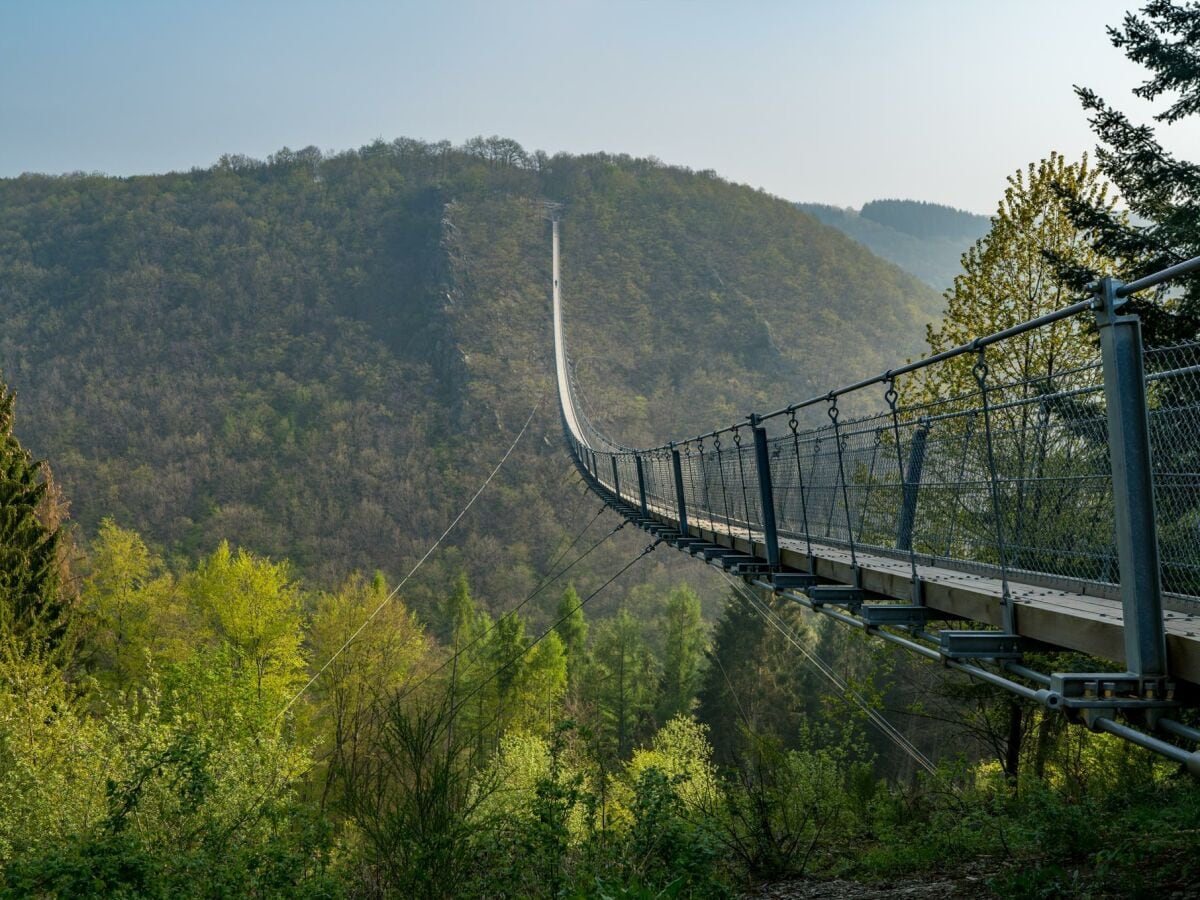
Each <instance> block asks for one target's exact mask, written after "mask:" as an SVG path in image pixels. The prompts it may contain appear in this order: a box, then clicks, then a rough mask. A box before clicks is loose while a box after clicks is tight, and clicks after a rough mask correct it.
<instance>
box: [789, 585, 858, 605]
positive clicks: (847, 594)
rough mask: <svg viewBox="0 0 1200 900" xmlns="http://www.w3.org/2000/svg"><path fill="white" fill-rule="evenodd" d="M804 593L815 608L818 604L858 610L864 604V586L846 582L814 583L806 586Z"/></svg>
mask: <svg viewBox="0 0 1200 900" xmlns="http://www.w3.org/2000/svg"><path fill="white" fill-rule="evenodd" d="M804 593H806V594H807V595H808V599H809V600H810V601H812V605H813V608H814V609H815V608H816V607H818V606H845V607H846V608H847V609H850V610H854V611H857V610H858V608H859V607H860V606H862V601H863V592H862V588H857V587H851V586H849V585H844V584H814V585H811V586H810V587H808V588H806V589H805V591H804Z"/></svg>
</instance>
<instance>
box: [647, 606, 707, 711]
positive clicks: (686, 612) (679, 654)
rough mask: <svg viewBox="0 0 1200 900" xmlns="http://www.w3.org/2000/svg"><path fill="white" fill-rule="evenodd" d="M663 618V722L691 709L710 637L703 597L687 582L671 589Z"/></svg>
mask: <svg viewBox="0 0 1200 900" xmlns="http://www.w3.org/2000/svg"><path fill="white" fill-rule="evenodd" d="M663 618H664V620H665V621H664V628H663V630H664V632H665V633H666V640H665V647H664V654H663V676H662V694H661V696H660V698H659V704H658V710H659V711H658V718H659V721H660V722H665V721H667V720H668V719H670V718H671V717H673V716H675V715H679V714H683V715H686V714H687V713H689V712H690V711H691V708H692V705H693V703H694V702H695V697H696V690H697V688H698V687H699V686H700V676H701V663H702V661H703V659H704V645H705V641H706V637H707V634H706V629H705V627H704V620H703V618H702V617H701V615H700V598H699V597H698V596H696V593H695V591H693V590H692V589H691V588H689V587H688V586H687V585H686V584H681V585H680V586H679V587H677V588H675V590H673V591H671V593H670V595H669V596H668V597H667V609H666V614H665V615H664V617H663Z"/></svg>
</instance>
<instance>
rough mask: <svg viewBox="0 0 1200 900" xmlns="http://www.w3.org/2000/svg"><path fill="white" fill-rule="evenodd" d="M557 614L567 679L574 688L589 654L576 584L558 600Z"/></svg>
mask: <svg viewBox="0 0 1200 900" xmlns="http://www.w3.org/2000/svg"><path fill="white" fill-rule="evenodd" d="M555 616H556V617H557V618H558V619H559V620H560V621H559V622H558V624H557V625H555V626H554V629H555V631H557V632H558V636H559V637H560V638H561V639H562V644H563V651H564V652H565V653H566V657H567V680H568V683H569V685H570V686H571V687H572V688H574V687H575V686H576V682H577V681H578V679H579V673H580V672H581V671H582V670H583V667H584V665H585V663H586V654H587V633H588V626H587V620H586V619H584V617H583V606H582V605H581V604H580V602H579V594H578V593H576V591H575V585H574V584H568V585H567V589H566V590H565V591H563V592H562V597H561V598H559V601H558V609H557V610H555Z"/></svg>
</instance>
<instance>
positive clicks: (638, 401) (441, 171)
mask: <svg viewBox="0 0 1200 900" xmlns="http://www.w3.org/2000/svg"><path fill="white" fill-rule="evenodd" d="M543 200H553V201H556V202H559V203H562V204H563V209H562V217H563V223H564V224H563V232H564V242H565V251H564V274H563V277H564V285H565V296H566V302H567V309H568V317H569V321H568V339H569V341H570V342H571V344H572V349H573V353H574V355H575V357H576V358H577V359H579V360H581V378H582V382H583V385H584V390H585V391H586V393H587V395H588V397H589V399H590V400H591V402H592V403H593V404H594V406H595V407H596V408H597V409H598V410H599V411H600V413H599V418H600V419H601V421H602V422H603V423H604V424H605V425H606V426H607V427H609V428H611V429H612V430H613V431H614V432H615V433H616V434H617V435H619V436H620V437H622V438H624V439H626V440H629V441H634V442H642V441H648V440H652V439H658V438H662V437H666V436H668V435H670V434H680V433H683V432H688V431H692V430H695V429H699V428H704V427H707V426H709V425H711V424H713V423H716V422H719V421H723V420H726V419H729V418H730V417H731V416H734V415H744V414H745V413H746V412H748V411H749V409H750V408H752V407H757V408H763V407H766V406H773V405H777V404H781V403H783V402H786V401H787V400H788V399H789V398H792V397H795V396H797V395H799V394H800V393H804V392H811V391H812V390H814V389H816V388H817V386H818V385H820V386H825V385H828V384H829V382H830V380H831V379H832V380H841V379H844V378H850V377H853V376H856V375H860V374H862V373H864V372H867V371H871V370H876V369H879V368H883V367H886V366H887V365H890V364H891V363H893V362H895V361H896V360H899V359H903V358H904V357H906V356H908V355H911V354H912V353H914V352H915V351H916V350H918V349H919V347H920V344H921V334H922V326H923V323H924V322H925V321H927V320H928V319H930V318H932V317H933V316H934V315H936V313H937V311H938V309H939V306H940V303H939V300H938V298H937V297H936V296H935V295H934V294H933V292H932V291H930V290H928V289H927V288H925V287H924V286H923V285H921V284H919V283H917V282H916V281H915V280H913V279H911V278H909V277H908V276H906V275H904V274H902V273H901V272H899V271H898V270H897V269H895V268H893V267H892V266H890V265H887V264H885V263H883V262H881V261H880V260H879V259H877V258H876V257H874V256H872V255H871V254H869V253H867V252H865V251H863V250H862V249H861V248H860V247H859V246H858V245H856V244H855V243H853V242H852V241H850V240H848V239H846V238H845V237H843V236H842V235H841V234H838V233H837V232H835V231H833V230H831V229H827V228H825V227H823V226H820V225H818V224H817V223H815V222H814V221H813V220H812V219H811V218H809V217H807V216H805V215H803V214H801V213H800V212H798V211H797V210H796V209H795V208H794V207H793V206H792V205H791V204H788V203H785V202H783V201H780V200H776V199H773V198H770V197H768V196H766V195H763V194H760V193H757V192H754V191H751V190H749V189H746V188H741V187H736V186H733V185H730V184H727V183H725V182H723V181H721V180H719V179H716V178H712V177H708V176H704V175H699V174H693V173H690V172H686V171H681V170H675V169H670V168H666V167H663V166H661V165H657V164H651V163H648V162H644V161H636V160H630V159H628V158H613V157H602V156H589V157H568V156H558V157H554V158H553V159H547V158H539V159H536V160H531V159H528V158H526V157H524V155H523V154H521V153H520V152H519V148H518V149H517V151H515V152H514V151H513V150H512V146H511V145H510V144H509V143H508V142H498V143H484V144H477V145H476V146H474V147H472V148H471V150H470V152H467V151H463V150H457V151H456V150H451V149H450V148H449V147H448V145H444V144H439V145H423V144H419V143H417V142H411V141H398V142H396V143H394V144H383V143H379V144H376V145H373V146H371V147H366V148H363V149H362V150H361V151H356V152H351V153H345V154H340V155H338V156H336V157H332V158H322V157H321V156H320V154H317V153H316V152H315V151H305V152H302V153H299V154H295V153H281V154H279V155H278V156H277V157H275V158H274V159H273V161H272V163H271V164H269V165H266V164H257V163H253V162H252V161H249V160H244V159H227V160H224V161H223V162H222V164H221V165H218V166H216V167H213V168H212V169H208V170H203V171H193V172H189V173H180V174H170V175H162V176H153V177H145V178H133V179H109V178H100V177H91V176H88V177H65V178H46V177H23V178H20V179H13V180H7V181H0V309H3V312H4V316H5V321H6V325H7V327H6V328H5V330H4V333H3V335H2V336H0V371H2V372H3V374H4V376H5V377H6V378H7V379H8V380H9V382H10V383H11V384H12V385H13V386H14V387H15V388H16V390H17V391H18V395H19V419H18V432H19V433H20V434H21V436H22V439H23V440H25V441H26V442H27V443H28V444H29V445H30V446H31V447H33V448H34V450H35V452H38V453H41V454H44V455H46V456H47V457H49V458H50V459H51V460H52V461H53V462H54V464H55V467H56V471H57V474H58V476H59V478H60V480H61V481H62V482H63V483H64V485H65V487H66V490H67V492H68V496H69V497H71V498H72V500H73V504H74V512H75V516H76V518H77V520H78V521H80V522H81V523H82V524H83V526H84V527H85V529H89V528H91V527H92V526H94V524H95V523H96V521H97V520H98V519H99V518H100V517H101V516H104V515H113V516H115V517H117V518H118V520H119V521H120V522H121V523H122V524H125V525H127V526H132V527H135V528H138V529H139V530H141V531H143V532H144V533H146V535H147V536H148V537H149V538H151V539H152V540H154V541H155V542H157V543H159V544H161V545H162V546H165V547H167V548H169V549H172V550H174V551H175V552H179V553H184V554H190V553H192V552H195V551H196V550H200V549H207V548H209V547H211V546H212V545H213V544H214V543H215V542H216V541H217V540H218V539H220V538H222V537H227V538H229V539H231V540H233V541H235V542H238V543H241V544H244V545H247V546H250V547H253V548H255V549H258V550H260V551H263V552H267V553H270V554H273V555H276V556H289V557H291V558H292V559H293V560H294V561H295V562H296V563H297V564H298V566H299V567H300V568H301V570H302V571H303V572H305V573H307V574H309V575H311V576H314V577H316V578H318V579H319V580H326V581H328V580H332V579H334V578H336V577H338V576H340V575H341V574H342V573H344V572H346V571H347V570H349V569H350V568H352V567H361V568H367V569H371V568H375V567H382V568H384V569H386V570H388V571H392V572H397V571H401V570H402V569H403V568H404V566H403V563H404V561H406V560H412V559H414V558H415V557H416V556H417V555H419V553H420V552H421V551H422V550H423V549H424V546H425V545H426V544H427V542H428V541H429V540H430V539H431V538H432V537H434V536H436V534H438V533H439V532H440V531H441V528H442V527H444V525H445V524H446V522H447V521H448V519H449V518H450V517H451V516H452V515H453V513H454V512H455V511H456V510H457V509H458V507H459V505H460V504H461V503H462V501H463V500H464V499H465V498H466V497H467V496H469V495H470V493H471V492H472V491H473V489H474V487H475V486H477V484H478V483H479V481H480V480H481V478H482V477H483V476H484V475H485V474H486V471H487V469H488V468H489V467H490V465H491V464H492V463H494V461H495V460H496V459H497V458H498V456H499V455H500V453H501V452H502V451H503V449H504V447H506V446H507V445H508V442H509V441H510V440H511V439H512V437H513V436H514V435H515V433H516V431H517V430H518V429H519V427H520V425H521V423H522V422H523V421H524V418H525V416H526V415H527V414H528V412H529V410H530V408H531V407H532V406H533V404H534V403H535V402H536V401H537V399H538V398H539V397H540V398H541V399H542V402H541V406H540V408H539V412H538V414H537V416H536V418H535V420H534V422H533V424H532V426H531V429H532V432H531V434H530V436H529V437H528V438H527V439H526V440H525V441H524V442H523V443H522V444H521V445H520V447H519V448H518V451H517V453H516V454H514V458H513V459H512V460H511V461H510V464H509V465H508V466H507V467H506V468H505V470H504V471H503V472H502V473H501V475H500V476H499V478H498V479H497V482H496V483H495V484H494V486H493V488H492V489H491V490H489V492H488V493H487V494H485V495H484V497H483V498H482V499H481V501H480V504H479V505H478V507H477V508H476V509H475V511H474V512H473V513H472V515H471V516H470V517H468V519H467V520H465V521H464V527H463V530H462V531H461V532H460V533H459V534H458V535H457V536H456V541H455V543H456V544H457V545H458V547H459V549H458V550H457V551H453V550H452V551H451V552H450V553H449V554H446V555H443V556H441V557H439V559H438V562H437V563H436V564H434V565H432V566H431V567H430V568H429V571H428V575H429V577H430V578H431V579H436V578H438V577H441V576H442V575H444V574H445V573H446V572H450V571H454V570H455V569H456V568H457V567H458V566H460V565H462V566H465V567H466V568H467V569H468V570H469V571H470V573H471V575H472V577H473V578H474V580H475V582H476V584H477V585H478V586H479V588H480V591H481V593H483V594H484V595H485V599H491V600H495V598H498V597H509V596H513V595H516V594H518V593H521V592H523V591H524V590H525V589H527V588H528V586H529V585H530V584H532V583H533V580H534V577H535V574H536V573H537V572H538V571H540V570H542V569H543V568H544V567H545V565H546V562H547V560H548V559H549V558H550V556H551V555H552V554H553V553H554V552H555V550H556V549H558V548H559V547H560V544H559V542H560V541H561V540H562V538H563V536H564V535H565V534H567V533H568V532H569V531H573V530H574V529H575V528H576V527H578V526H579V525H581V524H582V522H584V521H586V519H587V518H588V517H590V515H591V514H592V513H593V512H594V511H595V510H594V507H595V506H596V504H595V503H594V501H592V500H590V499H587V498H584V497H582V496H581V495H580V494H579V492H578V488H577V487H575V488H573V487H571V486H570V477H571V476H570V471H569V468H568V465H567V460H566V456H565V453H564V451H563V449H562V447H561V443H560V439H559V433H558V421H557V413H556V411H555V407H554V403H555V398H554V396H553V393H552V378H551V345H550V329H549V303H548V290H547V287H548V279H549V239H548V227H547V224H546V222H545V220H544V218H543V210H542V201H543ZM597 528H599V526H597ZM634 546H637V543H636V540H635V539H633V538H630V539H629V541H628V542H627V543H624V544H617V545H615V546H614V547H613V548H612V549H611V551H606V552H602V553H597V554H596V556H595V557H594V559H593V560H589V565H590V564H591V563H592V562H594V563H595V566H592V567H591V568H590V569H586V570H584V571H583V572H582V573H581V574H582V576H583V577H582V580H583V582H584V584H585V586H586V584H587V583H589V582H592V583H594V582H595V581H597V580H598V579H599V577H600V576H599V574H598V573H600V572H602V571H610V570H611V569H612V568H615V567H616V565H617V564H618V563H617V561H618V560H620V559H623V558H624V557H625V556H627V555H628V552H629V551H630V549H631V548H632V547H634ZM659 565H662V564H661V563H660V564H659ZM643 574H647V573H645V572H644V573H643ZM649 574H653V570H651V572H650V573H649Z"/></svg>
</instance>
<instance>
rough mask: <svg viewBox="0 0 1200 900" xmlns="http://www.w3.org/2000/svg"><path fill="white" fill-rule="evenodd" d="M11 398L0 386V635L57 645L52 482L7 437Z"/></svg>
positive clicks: (62, 623)
mask: <svg viewBox="0 0 1200 900" xmlns="http://www.w3.org/2000/svg"><path fill="white" fill-rule="evenodd" d="M15 406H16V398H15V396H14V395H13V394H12V393H11V392H10V391H9V390H8V387H7V386H6V385H5V384H4V383H3V382H2V381H0V631H3V632H6V633H8V634H9V635H11V636H13V637H16V638H18V639H20V640H23V641H25V642H38V641H45V642H46V643H48V644H50V645H51V646H57V645H59V644H60V643H61V642H62V639H63V637H64V635H65V632H66V610H67V600H66V594H65V589H66V585H65V584H64V583H63V582H64V579H63V549H64V547H63V542H64V535H63V530H62V527H61V525H60V523H59V521H58V519H59V516H60V513H59V509H58V502H57V499H56V493H55V490H54V487H53V483H52V482H51V480H50V477H49V470H48V468H47V466H46V465H45V463H42V462H35V461H34V459H33V456H32V455H31V454H30V453H29V451H28V450H26V449H25V448H24V447H22V446H21V444H20V442H19V441H18V440H17V438H16V435H14V434H13V415H14V409H15Z"/></svg>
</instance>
